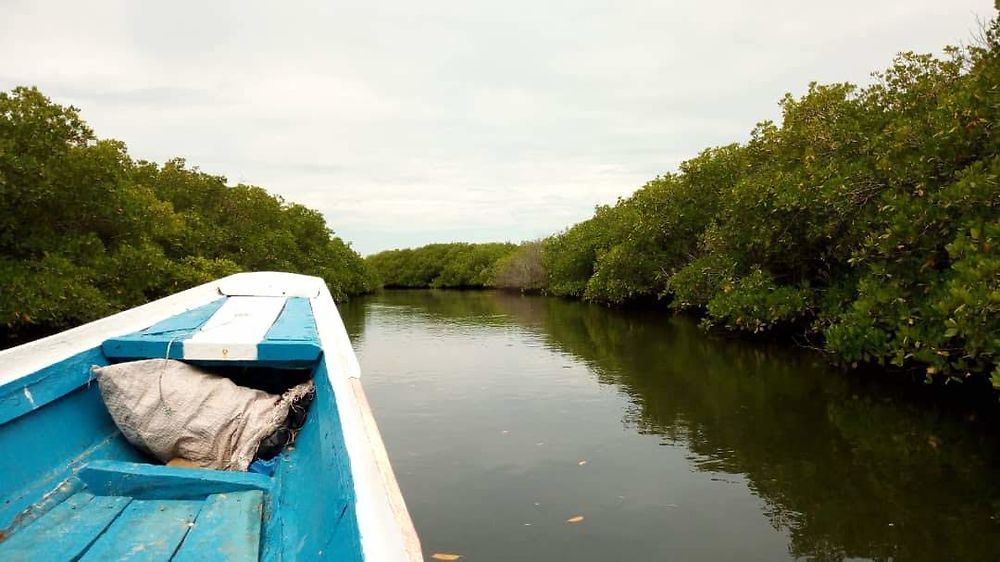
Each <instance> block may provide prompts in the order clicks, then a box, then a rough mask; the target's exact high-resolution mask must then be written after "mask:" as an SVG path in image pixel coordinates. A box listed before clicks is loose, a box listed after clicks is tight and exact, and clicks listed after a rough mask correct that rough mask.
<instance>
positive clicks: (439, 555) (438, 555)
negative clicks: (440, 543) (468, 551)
mask: <svg viewBox="0 0 1000 562" xmlns="http://www.w3.org/2000/svg"><path fill="white" fill-rule="evenodd" d="M461 557H462V555H461V554H451V553H449V552H435V553H434V554H431V558H433V559H435V560H458V559H459V558H461Z"/></svg>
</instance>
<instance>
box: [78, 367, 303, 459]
mask: <svg viewBox="0 0 1000 562" xmlns="http://www.w3.org/2000/svg"><path fill="white" fill-rule="evenodd" d="M93 370H94V373H95V375H96V376H97V382H98V384H99V385H100V388H101V396H102V397H103V398H104V403H105V405H107V407H108V412H110V413H111V417H112V418H113V419H114V420H115V423H116V424H117V425H118V429H120V430H121V432H122V434H123V435H124V436H125V438H126V439H128V441H129V442H130V443H132V444H133V445H135V446H136V447H138V448H140V449H142V450H143V451H146V452H147V453H149V454H151V455H153V456H154V457H156V458H157V459H159V460H161V461H163V462H168V461H170V460H171V459H174V458H177V457H180V458H184V459H187V460H189V461H192V462H194V463H195V464H197V465H199V466H202V467H205V468H214V469H219V470H246V469H247V466H248V465H249V464H250V462H252V461H253V458H254V454H255V453H256V452H257V447H258V445H259V444H260V442H261V440H262V439H264V438H265V437H267V436H268V435H270V434H272V433H274V431H275V430H276V429H277V428H278V427H279V426H280V425H281V424H282V423H283V422H284V421H285V418H286V417H288V408H289V405H290V404H291V403H292V402H293V401H295V400H297V399H299V398H301V397H302V396H304V395H306V394H308V393H309V392H310V391H311V390H312V381H309V382H306V383H303V384H300V385H298V386H296V387H294V388H292V389H291V390H289V391H288V392H286V393H285V394H284V395H282V396H276V395H274V394H268V393H266V392H264V391H261V390H255V389H252V388H246V387H242V386H238V385H236V384H235V383H234V382H233V381H231V380H229V379H228V378H225V377H220V376H216V375H211V374H209V373H207V372H205V371H203V370H201V369H199V368H197V367H193V366H191V365H188V364H187V363H182V362H180V361H174V360H171V359H147V360H144V361H132V362H128V363H118V364H116V365H110V366H107V367H94V369H93Z"/></svg>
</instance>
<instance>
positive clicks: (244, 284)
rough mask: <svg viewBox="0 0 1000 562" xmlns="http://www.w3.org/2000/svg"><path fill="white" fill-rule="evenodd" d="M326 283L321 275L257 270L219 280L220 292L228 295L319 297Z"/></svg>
mask: <svg viewBox="0 0 1000 562" xmlns="http://www.w3.org/2000/svg"><path fill="white" fill-rule="evenodd" d="M323 287H326V283H324V282H323V280H322V279H320V278H319V277H309V276H307V275H296V274H293V273H282V272H278V271H257V272H253V273H237V274H236V275H231V276H229V277H226V278H225V279H221V280H220V281H219V292H220V293H222V294H223V295H226V296H227V297H236V296H257V297H304V298H307V299H312V298H315V297H318V296H319V295H320V292H321V291H322V289H323Z"/></svg>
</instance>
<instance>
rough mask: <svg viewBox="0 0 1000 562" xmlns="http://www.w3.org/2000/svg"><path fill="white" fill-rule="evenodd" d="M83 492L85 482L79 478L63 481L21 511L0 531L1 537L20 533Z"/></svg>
mask: <svg viewBox="0 0 1000 562" xmlns="http://www.w3.org/2000/svg"><path fill="white" fill-rule="evenodd" d="M81 490H83V482H80V479H79V478H76V477H75V476H74V477H70V478H67V479H66V480H63V481H62V482H60V483H59V485H58V486H56V488H55V489H54V490H51V491H50V492H48V493H47V494H45V495H43V496H42V498H41V499H40V500H38V501H36V502H34V503H31V504H30V505H28V506H27V507H25V508H24V509H23V510H21V511H20V512H19V513H18V514H17V516H15V517H14V519H13V520H12V521H11V522H10V524H9V525H8V526H7V528H5V529H3V531H0V536H10V535H13V534H14V533H16V532H17V531H18V529H21V528H23V527H27V526H28V525H30V524H31V523H32V522H33V521H35V520H36V519H39V518H40V517H41V516H43V515H45V514H46V513H48V512H49V511H51V510H52V508H54V507H55V506H57V505H59V504H61V503H62V502H64V501H66V499H67V498H69V497H71V496H73V495H74V494H76V493H77V492H80V491H81ZM11 503H16V502H11Z"/></svg>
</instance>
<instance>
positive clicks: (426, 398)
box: [341, 291, 1000, 562]
mask: <svg viewBox="0 0 1000 562" xmlns="http://www.w3.org/2000/svg"><path fill="white" fill-rule="evenodd" d="M341 313H342V315H343V316H344V319H345V323H346V324H347V327H348V331H349V332H350V334H351V337H352V340H353V341H354V345H355V348H356V350H357V352H358V357H359V359H360V361H361V366H362V370H363V373H364V374H363V379H362V380H363V382H364V386H365V390H366V392H367V394H368V396H369V399H370V401H371V404H372V408H373V410H374V412H375V417H376V419H377V421H378V424H379V427H380V429H381V431H382V435H383V438H384V440H385V443H386V447H387V449H388V452H389V456H390V458H391V460H392V463H393V467H394V468H395V471H396V476H397V478H398V480H399V483H400V486H401V487H402V490H403V494H404V496H405V498H406V502H407V505H408V507H409V509H410V513H411V515H412V516H413V520H414V523H415V525H416V527H417V531H418V533H419V534H420V537H421V541H422V543H423V547H424V552H425V555H426V556H427V557H428V559H430V556H431V555H432V554H433V553H454V554H460V555H462V559H461V560H462V561H463V562H485V561H500V560H503V561H510V560H526V561H533V560H540V561H541V560H573V561H591V560H593V561H597V560H601V561H607V560H676V561H702V560H706V561H707V560H712V561H718V560H786V559H812V560H905V561H909V560H935V561H937V560H996V559H997V558H998V554H1000V468H998V467H1000V439H998V436H997V434H996V432H995V430H994V429H993V428H991V427H990V425H989V424H987V423H986V422H985V421H984V420H983V419H982V416H981V415H977V414H976V413H975V412H974V411H968V412H964V411H961V410H960V409H956V408H953V407H948V408H945V407H943V406H939V405H936V404H935V403H934V402H933V401H928V400H925V399H922V398H921V396H920V395H919V393H917V395H911V393H907V392H900V388H899V386H898V385H892V384H887V383H885V382H884V381H883V380H881V379H882V377H874V378H872V377H869V378H865V377H862V376H858V375H848V374H846V373H843V372H841V371H840V370H838V369H836V368H833V367H830V366H828V365H826V364H825V363H824V361H823V358H822V357H820V356H819V355H817V354H814V353H812V352H807V351H805V350H801V349H796V348H792V349H789V346H775V345H763V344H760V343H748V342H744V341H738V340H729V339H725V338H720V337H715V336H709V335H706V334H705V333H704V332H702V331H701V330H700V329H699V328H698V327H697V323H696V322H695V321H693V320H691V319H688V318H683V317H674V316H671V315H669V314H667V313H665V312H655V311H647V312H638V311H635V310H629V311H622V310H610V309H606V308H603V307H599V306H595V305H588V304H584V303H578V302H571V301H565V300H561V299H554V298H546V297H523V296H519V295H511V294H505V293H499V292H455V291H388V292H385V293H383V294H380V295H376V296H372V297H366V298H362V299H357V300H355V301H352V302H350V303H347V304H345V305H342V306H341ZM579 517H582V520H581V519H577V518H579ZM571 520H572V521H575V522H570V521H571Z"/></svg>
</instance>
